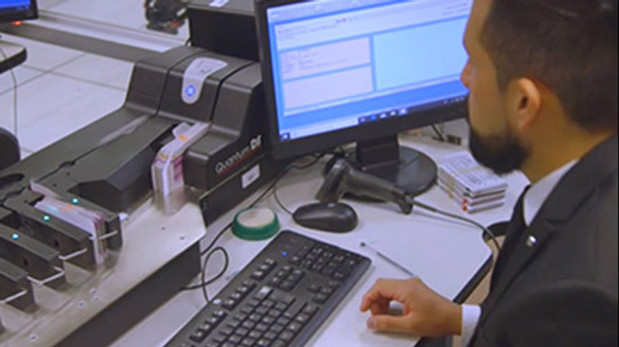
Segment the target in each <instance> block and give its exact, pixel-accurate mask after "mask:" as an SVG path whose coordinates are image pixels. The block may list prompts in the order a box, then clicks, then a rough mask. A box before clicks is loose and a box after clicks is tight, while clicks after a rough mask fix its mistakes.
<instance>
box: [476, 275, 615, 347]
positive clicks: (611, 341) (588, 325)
mask: <svg viewBox="0 0 619 347" xmlns="http://www.w3.org/2000/svg"><path fill="white" fill-rule="evenodd" d="M523 294H524V293H523ZM503 300H506V302H505V303H504V307H503V309H501V310H500V311H499V312H493V314H496V315H497V316H495V317H492V320H493V321H494V324H493V326H494V327H495V328H494V329H492V333H489V332H488V331H483V330H484V329H483V328H482V331H478V333H479V335H480V336H479V338H480V340H481V341H479V342H481V343H480V345H490V346H617V345H618V340H617V292H616V291H615V292H614V293H613V292H609V291H607V290H604V289H601V287H596V286H594V285H592V284H591V283H585V282H582V281H563V282H559V283H555V284H552V285H549V286H548V287H546V288H542V289H537V290H535V292H531V293H529V294H528V295H522V296H520V295H518V299H513V298H509V297H505V298H504V299H503Z"/></svg>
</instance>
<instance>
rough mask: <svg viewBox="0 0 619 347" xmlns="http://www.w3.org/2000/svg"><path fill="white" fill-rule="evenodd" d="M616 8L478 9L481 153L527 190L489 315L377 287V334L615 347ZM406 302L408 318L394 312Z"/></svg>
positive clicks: (372, 294)
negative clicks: (521, 179) (519, 177)
mask: <svg viewBox="0 0 619 347" xmlns="http://www.w3.org/2000/svg"><path fill="white" fill-rule="evenodd" d="M617 40H618V38H617V0H475V1H474V5H473V9H472V12H471V16H470V19H469V23H468V25H467V29H466V34H465V37H464V43H465V46H466V48H467V51H468V53H469V62H468V63H467V65H466V67H465V68H464V71H463V72H462V81H463V83H464V84H465V85H466V86H467V88H469V90H470V98H469V111H470V112H469V113H470V116H469V117H470V119H469V121H470V125H471V137H470V147H471V152H472V153H473V155H474V156H475V158H476V159H477V160H478V161H479V162H481V163H482V164H484V165H486V166H488V167H489V168H491V169H492V170H494V171H495V172H497V173H499V174H504V173H508V172H511V171H513V170H516V169H519V170H521V171H522V172H523V173H524V174H525V175H526V176H527V178H528V179H529V180H530V182H531V185H530V188H529V189H527V190H525V192H524V193H523V195H522V196H521V198H520V199H519V203H518V204H517V205H516V208H515V209H514V213H513V216H512V220H511V221H510V224H509V227H508V230H507V234H506V238H505V242H504V246H503V249H502V251H501V252H500V254H499V256H498V259H497V263H496V266H495V270H494V272H493V274H492V281H491V287H490V292H489V294H488V296H487V298H486V299H485V300H484V302H483V304H482V305H481V308H479V307H477V306H467V305H462V306H460V305H457V304H454V303H452V302H450V301H449V300H446V299H444V298H443V297H441V296H440V295H438V294H437V293H435V292H433V291H432V290H431V289H429V288H428V287H426V286H425V285H424V284H423V282H422V280H420V279H410V280H405V281H396V280H379V281H377V282H376V284H375V285H374V287H373V288H372V289H371V290H370V291H369V292H368V293H367V294H366V296H365V297H364V299H363V302H362V304H361V310H362V311H368V310H369V311H370V312H371V317H370V318H369V319H368V327H369V328H370V329H373V330H376V331H395V332H405V333H410V334H414V335H416V336H428V337H438V336H443V335H449V334H462V335H463V340H464V341H465V343H469V342H470V345H473V346H617V344H618V342H617V315H618V313H617V312H618V311H617V290H618V289H617V262H618V258H617V233H618V223H617V190H618V188H617V157H618V153H617V118H618V113H619V112H618V109H617V104H618V92H617V85H618V77H617V76H618V72H617ZM393 300H395V301H398V302H400V303H401V304H402V305H403V308H404V310H403V314H402V315H401V316H391V315H389V313H388V308H389V303H390V302H391V301H393Z"/></svg>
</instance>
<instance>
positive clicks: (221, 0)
mask: <svg viewBox="0 0 619 347" xmlns="http://www.w3.org/2000/svg"><path fill="white" fill-rule="evenodd" d="M227 3H228V0H213V1H211V3H210V4H209V6H211V7H222V6H224V5H225V4H227Z"/></svg>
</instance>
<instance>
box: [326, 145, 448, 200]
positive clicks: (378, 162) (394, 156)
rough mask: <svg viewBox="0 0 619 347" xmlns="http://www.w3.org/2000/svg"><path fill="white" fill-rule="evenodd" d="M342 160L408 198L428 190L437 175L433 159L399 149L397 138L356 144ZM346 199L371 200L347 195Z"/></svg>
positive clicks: (406, 148)
mask: <svg viewBox="0 0 619 347" xmlns="http://www.w3.org/2000/svg"><path fill="white" fill-rule="evenodd" d="M338 158H339V157H336V158H333V160H336V159H338ZM345 159H346V160H348V161H349V162H350V164H351V165H352V166H353V167H355V168H357V169H359V170H361V171H363V172H366V173H369V174H372V175H375V176H378V177H380V178H382V179H385V180H387V181H389V182H392V183H394V184H395V185H396V187H398V188H400V189H402V190H403V191H405V192H406V193H407V194H408V195H410V196H417V195H420V194H423V193H424V192H426V191H427V190H429V189H430V188H432V186H433V185H434V184H435V183H436V179H437V174H438V169H437V166H436V163H435V162H434V160H432V159H431V158H430V157H428V156H427V155H426V154H424V153H422V152H420V151H418V150H416V149H413V148H410V147H406V146H400V145H399V143H398V140H397V136H388V137H385V138H380V139H378V140H371V141H368V142H360V143H357V149H356V151H354V152H350V153H347V154H346V155H345ZM331 166H332V162H329V163H327V165H326V168H325V172H328V171H329V169H330V168H331ZM346 196H347V197H351V198H356V199H362V200H375V199H373V198H368V197H362V196H355V195H353V194H349V193H348V194H346Z"/></svg>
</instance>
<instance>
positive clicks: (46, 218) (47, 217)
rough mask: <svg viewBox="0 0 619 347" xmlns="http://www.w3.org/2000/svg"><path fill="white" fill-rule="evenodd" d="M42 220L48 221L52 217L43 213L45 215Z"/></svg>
mask: <svg viewBox="0 0 619 347" xmlns="http://www.w3.org/2000/svg"><path fill="white" fill-rule="evenodd" d="M43 220H44V221H45V222H49V221H50V220H52V217H50V216H47V215H45V216H43Z"/></svg>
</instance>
